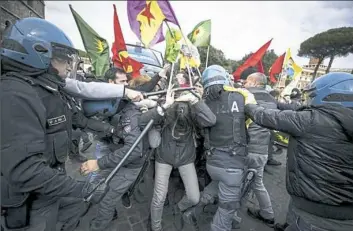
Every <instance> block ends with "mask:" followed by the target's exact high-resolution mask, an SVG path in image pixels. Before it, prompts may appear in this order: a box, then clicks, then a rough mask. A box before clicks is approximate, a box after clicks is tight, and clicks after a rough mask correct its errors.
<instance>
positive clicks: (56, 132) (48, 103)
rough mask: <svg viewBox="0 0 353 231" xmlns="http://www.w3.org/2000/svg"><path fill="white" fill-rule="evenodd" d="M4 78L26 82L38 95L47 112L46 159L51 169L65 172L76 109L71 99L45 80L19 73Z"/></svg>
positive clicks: (56, 86)
mask: <svg viewBox="0 0 353 231" xmlns="http://www.w3.org/2000/svg"><path fill="white" fill-rule="evenodd" d="M10 75H11V74H10ZM4 78H17V79H20V81H25V82H27V83H29V84H30V85H31V86H32V87H33V88H34V89H35V90H36V92H37V93H38V96H39V98H40V99H41V101H42V104H43V105H44V108H45V111H46V125H45V147H46V148H45V153H43V154H44V157H45V158H46V160H47V163H48V165H49V166H50V167H51V168H56V169H58V170H60V171H65V161H66V158H67V155H68V151H69V147H70V146H69V145H70V140H71V135H72V122H71V109H72V108H73V107H74V105H73V104H72V102H71V101H70V97H68V96H67V95H66V94H65V93H63V92H61V91H60V90H59V87H58V85H56V84H53V83H51V82H50V81H48V80H46V79H45V78H39V77H36V78H31V77H28V76H22V75H20V74H18V73H14V75H11V76H9V77H7V76H5V77H4Z"/></svg>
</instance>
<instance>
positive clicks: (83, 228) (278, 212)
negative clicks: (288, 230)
mask: <svg viewBox="0 0 353 231" xmlns="http://www.w3.org/2000/svg"><path fill="white" fill-rule="evenodd" d="M93 151H94V145H92V147H91V148H90V149H89V150H87V151H86V153H85V155H86V156H88V157H90V158H91V157H92V156H93ZM275 158H276V159H277V160H279V161H281V162H282V166H278V167H269V168H268V171H267V172H266V171H265V175H264V182H265V186H266V188H267V190H268V192H269V194H270V197H271V200H272V205H273V209H274V211H275V216H276V221H277V222H284V220H285V216H286V213H287V207H288V200H289V197H288V194H287V192H286V189H285V159H286V153H285V151H284V152H283V153H282V154H281V155H276V156H275ZM79 166H80V165H79V164H78V163H72V162H71V161H70V160H68V163H67V171H68V174H69V175H71V176H72V177H74V178H77V179H84V178H83V177H82V176H80V175H79V173H78V169H79ZM152 190H153V187H149V190H146V195H148V198H149V199H148V201H146V202H142V203H138V202H136V201H133V206H132V208H130V209H125V208H124V207H123V206H122V205H121V204H120V203H119V204H118V205H117V209H118V213H119V216H118V219H117V220H115V221H114V222H112V224H111V225H110V227H109V228H108V229H106V231H147V228H146V227H147V221H148V216H149V208H150V199H151V197H152ZM183 193H184V191H183V189H182V186H180V182H179V179H178V178H172V179H171V181H170V185H169V194H168V196H169V201H170V205H169V206H166V207H165V208H164V213H163V227H164V229H165V231H177V229H176V228H175V227H174V224H173V221H174V216H173V206H172V205H173V204H175V203H177V202H178V201H179V200H180V199H181V197H182V196H183ZM247 206H257V200H256V198H251V199H250V201H249V202H248V205H247ZM215 210H216V206H215V205H210V206H208V207H206V209H205V213H204V214H203V216H202V218H201V219H202V221H203V222H202V223H203V224H202V225H201V226H200V229H199V230H202V231H208V230H209V224H210V222H211V220H212V216H213V214H214V212H215ZM94 216H95V208H94V207H93V208H92V209H91V210H90V211H89V212H88V213H87V215H86V216H85V217H84V218H83V219H82V221H81V223H80V226H79V227H78V228H77V231H87V230H89V229H88V225H89V221H90V220H91V219H92V218H93V217H94ZM239 216H240V217H241V218H242V223H241V227H240V229H237V230H239V231H271V230H273V229H271V228H269V227H267V226H266V225H264V224H263V223H261V222H259V221H256V220H254V219H252V218H251V217H249V216H248V215H247V214H246V208H243V209H242V211H241V212H240V214H239ZM194 230H196V229H195V228H194V227H191V226H184V228H183V231H194Z"/></svg>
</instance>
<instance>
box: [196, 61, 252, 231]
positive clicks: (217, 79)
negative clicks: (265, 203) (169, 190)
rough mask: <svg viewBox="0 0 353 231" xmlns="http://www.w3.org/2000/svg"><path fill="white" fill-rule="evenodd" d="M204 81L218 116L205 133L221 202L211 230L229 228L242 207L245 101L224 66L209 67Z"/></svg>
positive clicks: (208, 101) (211, 172)
mask: <svg viewBox="0 0 353 231" xmlns="http://www.w3.org/2000/svg"><path fill="white" fill-rule="evenodd" d="M202 84H203V87H204V88H205V93H204V94H205V102H206V104H207V105H208V107H209V108H210V109H211V110H212V112H213V113H214V114H215V115H216V118H217V123H216V125H215V126H213V127H210V128H209V129H206V132H205V147H206V149H208V151H207V152H208V156H207V171H208V173H209V175H210V176H211V178H212V180H213V181H218V182H219V183H218V187H219V191H218V197H219V205H218V209H217V212H216V214H215V216H214V217H213V221H212V224H211V230H212V231H216V230H226V231H229V230H231V228H232V221H233V217H234V214H235V212H236V211H237V210H238V209H239V202H240V199H241V198H240V186H241V184H242V178H243V173H244V168H245V165H246V155H247V151H246V146H247V139H246V127H245V115H244V111H243V110H244V104H245V101H244V98H243V96H242V95H241V94H240V93H237V92H235V91H234V88H230V87H229V84H230V83H229V79H228V74H227V72H226V70H225V69H224V68H223V67H221V66H218V65H212V66H210V67H208V68H206V70H205V71H204V72H203V74H202ZM227 86H228V88H227ZM229 125H232V126H229ZM206 189H207V187H206ZM206 189H205V190H206ZM202 201H203V199H201V203H202Z"/></svg>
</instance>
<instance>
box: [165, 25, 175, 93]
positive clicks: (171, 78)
mask: <svg viewBox="0 0 353 231" xmlns="http://www.w3.org/2000/svg"><path fill="white" fill-rule="evenodd" d="M164 23H165V24H166V25H167V28H168V30H169V33H170V35H171V36H172V37H173V39H174V40H175V42H176V38H175V37H174V34H173V32H172V30H171V29H170V27H169V25H168V23H167V21H166V20H164ZM173 72H174V63H172V68H171V70H170V77H169V85H168V89H171V88H172V80H173Z"/></svg>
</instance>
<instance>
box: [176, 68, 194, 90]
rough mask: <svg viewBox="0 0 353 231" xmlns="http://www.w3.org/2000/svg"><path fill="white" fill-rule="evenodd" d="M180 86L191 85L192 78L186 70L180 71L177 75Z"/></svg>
mask: <svg viewBox="0 0 353 231" xmlns="http://www.w3.org/2000/svg"><path fill="white" fill-rule="evenodd" d="M175 77H176V79H177V83H178V85H179V87H190V79H189V76H188V74H186V73H185V72H179V73H178V74H177V75H176V76H175Z"/></svg>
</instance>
